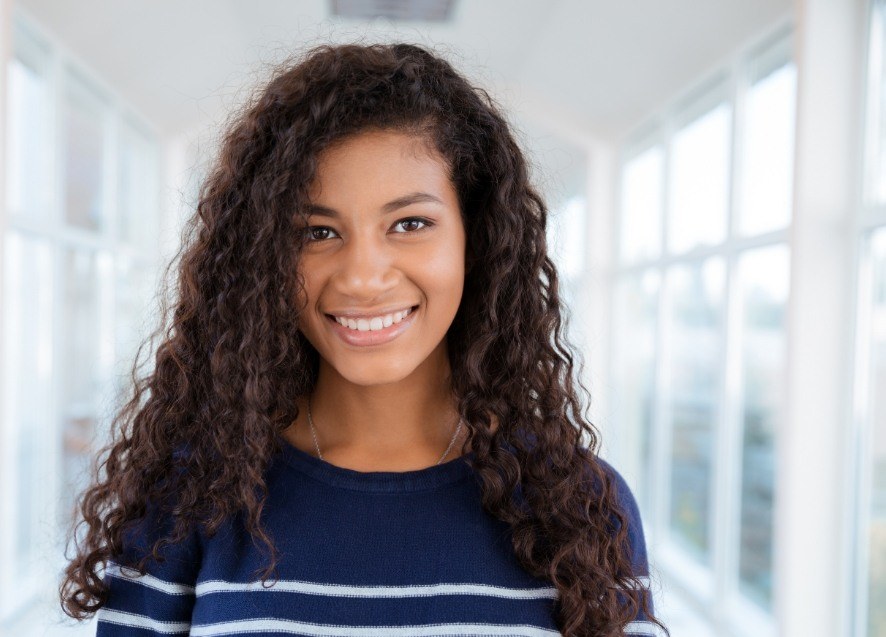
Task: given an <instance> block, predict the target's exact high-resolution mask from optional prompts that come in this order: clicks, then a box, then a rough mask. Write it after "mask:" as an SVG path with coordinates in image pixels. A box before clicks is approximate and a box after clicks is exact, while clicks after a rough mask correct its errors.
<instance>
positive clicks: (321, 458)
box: [308, 400, 462, 464]
mask: <svg viewBox="0 0 886 637" xmlns="http://www.w3.org/2000/svg"><path fill="white" fill-rule="evenodd" d="M308 424H309V425H311V436H312V437H313V438H314V447H316V449H317V456H318V457H319V458H320V460H323V454H322V453H320V445H319V444H318V443H317V434H316V433H315V432H314V419H313V418H311V401H310V400H309V401H308ZM461 424H462V420H461V418H459V420H458V426H457V427H456V428H455V433H454V434H452V440H450V441H449V446H448V447H446V451H444V452H443V456H442V457H441V458H440V459H439V460H438V461H437V464H440V463H441V462H443V458H445V457H446V456H447V455H449V451H450V450H451V449H452V445H453V444H455V439H456V438H457V437H458V432H459V431H461Z"/></svg>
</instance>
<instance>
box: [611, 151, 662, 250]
mask: <svg viewBox="0 0 886 637" xmlns="http://www.w3.org/2000/svg"><path fill="white" fill-rule="evenodd" d="M663 170H664V152H663V151H662V149H661V147H660V146H655V147H653V148H650V149H649V150H647V151H645V152H643V153H641V154H640V155H637V156H636V157H634V158H633V159H631V160H630V161H628V162H627V163H626V164H625V166H624V171H623V173H622V183H621V210H622V215H621V258H622V260H623V261H625V262H633V261H638V260H642V259H653V258H655V257H657V256H658V255H659V253H660V251H661V226H662V184H663V172H662V171H663Z"/></svg>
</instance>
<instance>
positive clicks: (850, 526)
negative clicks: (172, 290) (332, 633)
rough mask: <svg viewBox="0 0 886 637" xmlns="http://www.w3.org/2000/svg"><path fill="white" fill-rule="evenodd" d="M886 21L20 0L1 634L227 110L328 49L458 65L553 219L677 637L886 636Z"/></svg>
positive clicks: (0, 397)
mask: <svg viewBox="0 0 886 637" xmlns="http://www.w3.org/2000/svg"><path fill="white" fill-rule="evenodd" d="M884 30H886V4H884V3H883V2H880V1H879V0H795V1H789V0H716V1H712V0H625V1H622V2H612V1H609V0H546V1H545V2H532V1H528V0H422V1H418V0H413V1H398V0H338V1H335V0H330V1H326V0H293V1H290V2H274V1H271V0H250V1H249V2H247V1H246V0H215V1H210V0H178V1H172V0H151V1H149V0H125V1H119V0H79V1H78V2H64V1H59V0H56V1H52V0H0V89H2V99H0V202H2V206H0V354H2V367H0V634H3V635H9V636H15V637H18V636H31V635H75V634H83V635H89V634H92V632H93V631H94V626H93V625H92V624H90V623H88V622H87V623H83V624H79V625H77V624H75V623H74V622H72V621H71V620H67V619H66V618H65V617H64V616H63V615H62V614H61V613H60V611H59V609H58V603H57V600H56V598H55V594H56V586H57V582H58V577H59V573H60V570H61V568H62V566H63V564H64V560H63V554H62V549H63V532H64V530H65V529H66V527H67V525H68V523H69V521H70V507H71V504H72V502H73V498H74V495H75V493H76V492H77V490H79V489H81V488H82V487H83V486H84V481H85V478H86V474H85V473H84V472H85V470H86V469H87V468H88V466H89V461H90V457H91V454H93V453H94V451H95V449H96V448H97V446H98V445H99V444H101V442H102V440H103V436H104V432H105V431H106V428H107V426H108V423H109V419H110V417H111V415H112V414H113V410H114V407H115V405H116V404H117V401H118V400H119V397H120V395H121V392H125V391H126V389H127V382H128V376H127V374H128V372H129V368H130V366H131V363H132V359H133V356H134V355H135V348H136V347H137V345H138V343H139V342H140V339H142V338H143V337H144V336H146V335H147V333H148V331H149V330H150V329H151V328H152V327H153V326H154V321H155V320H156V315H155V309H156V302H157V299H156V298H155V293H156V291H157V285H158V276H159V273H160V269H161V268H162V266H163V265H165V263H166V262H167V260H168V259H169V258H170V257H171V255H172V254H173V253H174V252H175V249H176V248H177V244H178V241H179V231H180V228H181V223H182V220H183V219H184V218H185V217H186V216H187V215H190V214H191V212H192V211H193V209H194V204H195V197H196V192H197V188H198V186H199V184H200V181H201V179H202V178H203V176H204V175H205V173H206V168H207V165H208V162H209V161H211V159H212V157H213V153H214V152H215V144H216V141H217V139H218V135H219V133H220V131H221V129H222V127H223V125H224V121H225V118H226V116H227V114H228V113H229V112H230V111H231V109H233V108H235V107H236V106H237V105H238V104H240V103H241V102H242V101H243V100H244V99H245V98H247V97H248V95H249V92H250V91H251V90H252V88H253V87H255V86H257V85H259V84H260V83H261V82H262V81H263V80H264V79H266V77H267V73H268V71H269V67H270V65H271V64H273V63H274V62H275V61H278V60H280V59H282V58H283V57H284V56H286V55H288V54H290V53H292V52H293V51H295V50H302V49H304V48H305V47H308V46H311V45H314V44H319V43H321V42H326V41H362V42H370V41H387V40H395V39H396V40H406V41H411V42H416V43H419V44H424V45H427V46H431V47H434V48H435V49H437V50H438V51H440V52H441V53H443V54H444V55H446V56H447V57H448V58H449V59H450V61H452V62H453V63H454V64H455V65H456V66H457V67H458V68H460V69H461V70H462V71H463V72H465V73H466V74H467V75H468V76H470V77H471V78H472V80H473V81H474V82H475V83H476V84H479V85H482V86H484V87H486V88H487V89H488V90H489V91H490V93H491V94H492V95H493V96H494V97H495V98H496V99H497V100H498V101H499V103H500V104H501V105H502V106H503V107H504V108H505V109H506V112H507V114H508V117H509V118H510V120H511V123H512V124H513V126H514V129H515V131H516V133H517V135H518V137H519V141H520V143H521V144H522V145H523V146H524V148H525V149H526V151H527V153H528V154H529V156H530V159H531V161H532V165H533V175H534V179H535V180H536V183H537V184H538V186H539V188H540V189H541V190H542V192H543V193H544V195H545V196H546V198H547V202H548V204H549V206H550V211H551V227H550V241H551V246H552V247H551V250H552V253H553V255H554V258H555V259H556V261H557V263H558V265H559V267H560V271H561V273H562V275H563V289H562V293H563V295H564V296H565V297H566V299H567V301H568V304H569V322H568V327H569V333H570V337H571V338H572V341H573V343H574V344H575V345H576V347H578V348H579V349H580V351H581V356H582V357H583V359H584V360H585V362H586V370H585V375H586V378H585V382H586V384H587V386H588V387H589V388H590V391H591V394H592V397H593V400H592V405H591V413H592V415H593V417H594V422H595V424H596V425H597V427H598V428H599V429H600V430H601V431H602V434H603V449H602V455H603V456H604V457H606V458H607V459H609V460H610V461H611V462H612V463H613V464H615V466H616V467H617V468H618V469H619V470H620V471H621V472H622V474H623V475H624V476H625V478H626V479H627V480H628V482H629V483H630V485H631V487H632V489H633V490H634V493H635V494H636V496H637V498H638V501H639V502H640V506H641V513H642V516H643V522H644V528H645V532H646V539H647V545H648V550H649V558H650V565H651V569H652V576H653V589H654V596H655V600H656V604H657V610H658V611H659V614H660V616H661V618H662V619H663V620H664V622H665V623H666V624H667V625H668V627H669V628H670V629H671V634H672V635H673V636H674V637H701V636H705V637H707V636H717V637H719V636H726V637H745V636H754V637H766V636H776V635H777V636H784V637H884V636H886V121H884V119H886V118H884V116H886V65H884V62H886V51H884Z"/></svg>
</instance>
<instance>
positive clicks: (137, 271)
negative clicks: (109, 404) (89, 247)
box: [114, 257, 159, 396]
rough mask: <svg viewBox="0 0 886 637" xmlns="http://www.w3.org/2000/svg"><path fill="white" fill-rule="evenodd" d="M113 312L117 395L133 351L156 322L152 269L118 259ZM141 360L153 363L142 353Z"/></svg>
mask: <svg viewBox="0 0 886 637" xmlns="http://www.w3.org/2000/svg"><path fill="white" fill-rule="evenodd" d="M116 309H117V312H116V320H115V323H114V325H115V332H116V347H115V356H114V361H115V367H114V376H115V378H116V385H115V387H114V394H115V396H119V395H120V392H121V391H123V392H128V391H129V385H130V378H129V374H130V372H131V371H132V363H133V359H134V358H135V354H136V350H137V349H138V346H139V345H140V344H141V342H142V340H144V338H145V337H147V336H148V334H149V332H150V331H151V330H152V329H153V328H154V327H155V323H156V321H158V320H159V318H158V316H157V308H156V307H155V305H154V270H153V269H152V268H151V267H150V265H149V264H148V263H142V262H139V261H135V260H133V259H131V258H126V257H121V258H120V259H119V260H118V262H117V281H116ZM141 357H142V358H141V360H142V361H145V360H147V361H151V360H153V357H152V356H151V355H150V353H148V352H145V351H143V352H142V354H141Z"/></svg>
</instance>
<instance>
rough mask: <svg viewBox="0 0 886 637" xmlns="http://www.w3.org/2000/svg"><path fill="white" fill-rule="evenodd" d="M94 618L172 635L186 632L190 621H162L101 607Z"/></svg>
mask: <svg viewBox="0 0 886 637" xmlns="http://www.w3.org/2000/svg"><path fill="white" fill-rule="evenodd" d="M96 619H97V620H98V621H100V622H105V623H108V624H118V625H120V626H128V627H129V628H147V629H148V630H153V631H154V632H155V633H163V634H164V635H173V634H175V633H187V632H188V629H189V628H190V627H191V624H190V622H164V621H160V620H159V619H154V618H152V617H146V616H145V615H136V614H135V613H127V612H125V611H122V610H113V609H110V608H106V607H102V608H99V609H98V612H97V613H96Z"/></svg>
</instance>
